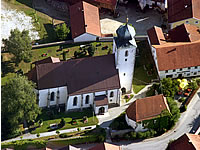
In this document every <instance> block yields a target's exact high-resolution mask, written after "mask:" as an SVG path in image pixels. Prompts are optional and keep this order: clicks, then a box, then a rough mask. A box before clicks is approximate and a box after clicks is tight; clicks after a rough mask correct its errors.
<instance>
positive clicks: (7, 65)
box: [1, 61, 15, 77]
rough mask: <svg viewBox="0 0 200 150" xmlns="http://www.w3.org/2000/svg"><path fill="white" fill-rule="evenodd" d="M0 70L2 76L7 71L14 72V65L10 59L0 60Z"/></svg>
mask: <svg viewBox="0 0 200 150" xmlns="http://www.w3.org/2000/svg"><path fill="white" fill-rule="evenodd" d="M1 72H2V77H4V76H5V75H7V74H8V73H14V72H15V67H14V64H13V62H12V61H2V62H1Z"/></svg>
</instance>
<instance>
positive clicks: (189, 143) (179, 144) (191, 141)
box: [167, 133, 200, 150]
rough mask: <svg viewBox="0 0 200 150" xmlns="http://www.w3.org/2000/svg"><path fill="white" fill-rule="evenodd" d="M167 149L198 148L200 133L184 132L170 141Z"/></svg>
mask: <svg viewBox="0 0 200 150" xmlns="http://www.w3.org/2000/svg"><path fill="white" fill-rule="evenodd" d="M167 150H200V135H195V134H189V133H185V134H184V135H182V136H181V137H179V138H178V139H177V140H175V141H173V142H172V143H170V144H169V146H168V148H167Z"/></svg>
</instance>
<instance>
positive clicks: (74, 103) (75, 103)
mask: <svg viewBox="0 0 200 150" xmlns="http://www.w3.org/2000/svg"><path fill="white" fill-rule="evenodd" d="M73 106H77V97H74V101H73Z"/></svg>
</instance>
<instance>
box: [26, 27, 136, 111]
mask: <svg viewBox="0 0 200 150" xmlns="http://www.w3.org/2000/svg"><path fill="white" fill-rule="evenodd" d="M117 33H118V37H116V38H115V39H114V43H115V44H114V46H113V50H114V54H111V55H104V56H96V57H86V58H81V59H71V60H67V61H62V62H57V63H40V64H36V66H35V67H34V68H33V69H32V70H31V71H30V72H29V73H28V77H29V79H30V80H32V81H34V82H35V83H36V85H37V89H36V93H37V96H38V101H39V107H51V106H57V107H61V108H62V107H64V108H65V110H66V111H70V110H76V109H82V108H87V107H90V106H93V107H94V110H95V113H96V114H102V113H105V112H107V111H108V107H109V105H111V104H115V105H116V104H117V105H120V95H121V90H122V91H123V92H126V91H130V90H131V89H129V88H131V87H132V76H133V67H134V61H133V60H135V51H136V43H135V40H134V35H135V31H134V28H133V27H130V26H128V25H124V26H120V27H119V29H118V30H117ZM125 33H126V34H125ZM125 35H126V36H125ZM123 42H124V43H123ZM120 87H122V89H121V90H120Z"/></svg>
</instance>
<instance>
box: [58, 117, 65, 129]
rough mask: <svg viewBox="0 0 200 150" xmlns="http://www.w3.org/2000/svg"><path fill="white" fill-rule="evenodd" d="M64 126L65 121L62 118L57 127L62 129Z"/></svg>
mask: <svg viewBox="0 0 200 150" xmlns="http://www.w3.org/2000/svg"><path fill="white" fill-rule="evenodd" d="M64 126H65V119H64V118H62V119H61V120H60V123H59V124H58V127H59V128H62V127H64Z"/></svg>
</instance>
